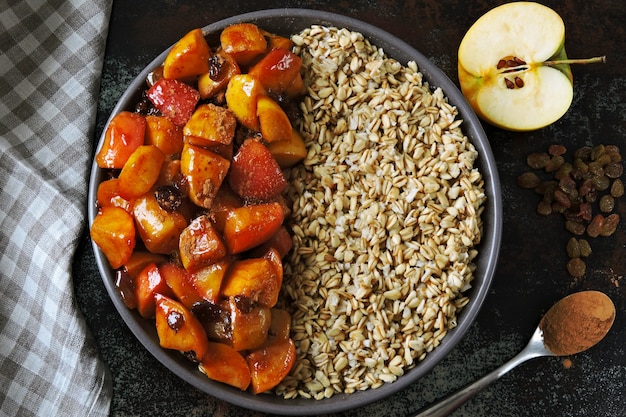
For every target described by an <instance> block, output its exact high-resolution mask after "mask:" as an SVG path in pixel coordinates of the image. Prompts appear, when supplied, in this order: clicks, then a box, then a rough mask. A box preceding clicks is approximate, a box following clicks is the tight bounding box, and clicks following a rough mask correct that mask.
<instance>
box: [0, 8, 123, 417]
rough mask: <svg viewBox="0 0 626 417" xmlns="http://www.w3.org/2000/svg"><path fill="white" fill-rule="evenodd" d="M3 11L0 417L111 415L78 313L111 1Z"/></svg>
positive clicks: (106, 380) (101, 369) (102, 373)
mask: <svg viewBox="0 0 626 417" xmlns="http://www.w3.org/2000/svg"><path fill="white" fill-rule="evenodd" d="M8 3H9V4H7V2H6V0H3V1H2V2H1V4H0V416H40V415H46V416H48V415H49V416H96V415H108V411H109V404H110V399H111V381H110V376H109V374H108V371H107V369H106V367H105V366H104V364H103V363H102V362H101V361H100V359H99V357H98V353H97V351H96V348H95V344H94V340H93V339H92V338H91V336H90V335H89V332H88V330H87V327H86V325H85V322H84V320H83V318H82V316H81V314H80V312H79V311H78V308H77V305H76V302H75V300H74V296H73V285H72V278H71V270H72V269H71V268H72V257H73V255H74V252H75V250H76V247H77V244H78V239H79V236H80V233H81V231H82V228H83V227H84V225H85V219H86V213H85V212H86V210H85V207H86V195H87V177H88V172H89V162H90V158H91V143H92V139H93V135H94V129H95V115H96V105H97V97H98V88H99V81H100V72H101V69H102V61H103V55H104V47H105V43H106V35H107V30H108V21H109V20H108V19H109V14H110V10H111V5H110V1H107V0H67V1H63V0H8Z"/></svg>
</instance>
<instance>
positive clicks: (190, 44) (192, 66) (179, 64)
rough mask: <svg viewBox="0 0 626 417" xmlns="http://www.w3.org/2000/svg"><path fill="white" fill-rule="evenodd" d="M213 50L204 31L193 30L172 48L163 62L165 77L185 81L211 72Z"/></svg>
mask: <svg viewBox="0 0 626 417" xmlns="http://www.w3.org/2000/svg"><path fill="white" fill-rule="evenodd" d="M210 57H211V49H210V48H209V45H208V44H207V42H206V39H204V35H203V34H202V29H193V30H192V31H190V32H188V33H187V34H186V35H185V36H183V37H182V38H181V39H180V40H179V41H178V42H176V43H175V44H174V46H172V49H170V52H169V53H168V54H167V56H166V57H165V61H164V62H163V77H165V78H174V79H185V78H190V77H194V76H196V75H200V74H205V73H207V72H209V58H210Z"/></svg>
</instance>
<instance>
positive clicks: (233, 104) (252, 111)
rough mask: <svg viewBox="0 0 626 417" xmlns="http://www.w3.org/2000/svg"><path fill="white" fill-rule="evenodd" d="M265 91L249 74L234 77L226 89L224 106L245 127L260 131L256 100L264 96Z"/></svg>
mask: <svg viewBox="0 0 626 417" xmlns="http://www.w3.org/2000/svg"><path fill="white" fill-rule="evenodd" d="M265 94H266V92H265V89H264V88H263V86H262V85H261V83H260V82H259V80H257V79H256V78H254V77H253V76H251V75H249V74H239V75H234V76H233V77H232V78H231V79H230V81H229V82H228V87H227V88H226V104H227V105H228V108H229V109H231V110H232V111H233V113H234V114H235V117H236V118H237V120H238V121H239V123H241V124H242V125H244V126H245V127H247V128H248V129H250V130H254V131H255V132H258V131H259V130H260V125H259V116H258V115H257V100H258V98H259V97H260V96H262V95H265Z"/></svg>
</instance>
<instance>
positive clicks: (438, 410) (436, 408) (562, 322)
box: [414, 291, 615, 417]
mask: <svg viewBox="0 0 626 417" xmlns="http://www.w3.org/2000/svg"><path fill="white" fill-rule="evenodd" d="M614 320H615V305H614V304H613V302H612V301H611V299H610V298H609V297H608V296H607V295H605V294H604V293H601V292H599V291H581V292H577V293H574V294H571V295H568V296H567V297H565V298H562V299H561V300H560V301H558V302H557V303H556V304H554V305H553V306H552V307H551V308H550V310H548V312H547V313H546V314H545V315H544V316H543V318H542V319H541V321H540V322H539V325H538V326H537V328H536V329H535V332H534V333H533V335H532V337H531V338H530V341H529V342H528V344H527V345H526V347H525V348H524V349H523V350H522V351H521V352H519V353H518V354H517V355H516V356H514V357H513V358H511V359H510V360H509V361H508V362H506V363H505V364H504V365H502V366H500V367H499V368H497V369H495V370H493V371H491V372H490V373H488V374H487V375H485V376H483V377H482V378H480V379H479V380H477V381H475V382H473V383H471V384H469V385H467V386H465V387H464V388H462V389H460V390H459V391H457V392H455V393H453V394H451V395H449V396H448V397H445V398H444V399H442V400H440V401H438V402H437V403H435V404H433V405H431V406H429V407H427V408H425V409H423V410H422V411H420V412H419V413H418V414H416V415H415V416H414V417H443V416H446V415H448V414H450V413H451V412H452V411H454V410H456V409H457V408H458V407H460V406H461V405H463V404H464V403H465V402H467V401H468V400H469V399H470V398H472V397H473V396H474V395H476V394H477V393H478V392H480V391H481V390H482V389H483V388H485V387H487V386H489V385H490V384H492V383H493V382H495V381H496V380H498V379H500V377H501V376H503V375H504V374H506V373H507V372H509V371H510V370H512V369H513V368H515V367H517V366H518V365H520V364H522V363H524V362H526V361H527V360H530V359H533V358H537V357H541V356H564V355H573V354H576V353H580V352H583V351H585V350H587V349H589V348H591V347H592V346H595V345H596V344H597V343H598V342H600V340H602V339H603V338H604V336H606V334H607V333H608V331H609V329H610V328H611V326H612V325H613V321H614ZM583 321H587V322H593V323H594V324H596V325H594V326H581V323H582V322H583ZM574 332H575V333H576V337H574V336H573V333H574Z"/></svg>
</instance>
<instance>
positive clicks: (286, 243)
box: [250, 210, 293, 259]
mask: <svg viewBox="0 0 626 417" xmlns="http://www.w3.org/2000/svg"><path fill="white" fill-rule="evenodd" d="M283 211H284V210H283ZM292 247H293V239H292V238H291V235H290V234H289V231H288V230H287V228H286V227H285V226H281V227H280V228H279V229H278V231H277V232H276V233H274V235H273V236H272V237H271V238H269V239H268V240H267V241H265V242H264V243H262V244H260V245H259V246H257V247H256V248H254V249H253V250H252V251H250V256H256V257H258V256H263V255H264V254H266V253H267V252H268V251H269V250H270V249H272V248H273V249H276V251H277V252H278V254H279V257H280V258H281V259H282V258H284V257H285V256H286V255H287V253H289V251H290V250H291V248H292Z"/></svg>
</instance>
